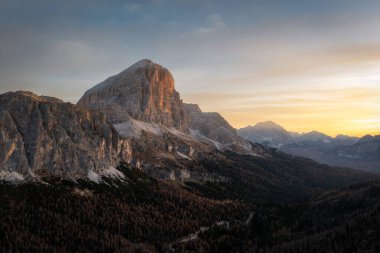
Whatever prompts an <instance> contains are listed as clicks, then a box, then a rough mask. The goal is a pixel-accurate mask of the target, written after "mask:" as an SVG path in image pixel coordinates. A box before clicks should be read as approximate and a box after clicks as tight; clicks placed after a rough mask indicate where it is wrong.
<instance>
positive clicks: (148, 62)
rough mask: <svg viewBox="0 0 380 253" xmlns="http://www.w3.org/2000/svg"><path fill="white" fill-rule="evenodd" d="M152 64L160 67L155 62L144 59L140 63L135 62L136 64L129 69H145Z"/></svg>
mask: <svg viewBox="0 0 380 253" xmlns="http://www.w3.org/2000/svg"><path fill="white" fill-rule="evenodd" d="M152 64H156V65H158V64H157V63H154V62H153V61H151V60H149V59H142V60H139V61H137V62H135V63H134V64H132V65H131V66H130V67H129V68H139V67H145V66H148V65H152Z"/></svg>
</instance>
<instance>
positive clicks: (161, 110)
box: [78, 59, 186, 129]
mask: <svg viewBox="0 0 380 253" xmlns="http://www.w3.org/2000/svg"><path fill="white" fill-rule="evenodd" d="M78 105H80V106H82V107H86V108H91V109H98V110H102V111H103V112H105V113H106V115H107V116H108V119H109V120H110V121H111V122H112V123H121V122H125V121H128V120H129V118H130V117H132V118H133V119H136V120H140V121H145V122H149V123H157V124H160V125H164V126H167V127H175V128H178V129H184V128H185V125H186V118H185V115H184V111H183V108H182V100H181V98H180V95H179V93H178V92H177V91H176V90H175V87H174V79H173V76H172V75H171V73H170V72H169V70H168V69H166V68H165V67H163V66H161V65H159V64H156V63H154V62H152V61H151V60H148V59H143V60H140V61H138V62H136V63H135V64H133V65H132V66H130V67H129V68H127V69H126V70H124V71H122V72H120V73H119V74H117V75H115V76H112V77H109V78H107V79H106V80H105V81H103V82H101V83H99V84H97V85H96V86H94V87H93V88H91V89H89V90H88V91H86V93H85V94H84V95H83V97H82V98H81V99H80V100H79V101H78Z"/></svg>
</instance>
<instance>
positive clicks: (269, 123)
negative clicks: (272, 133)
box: [254, 120, 284, 129]
mask: <svg viewBox="0 0 380 253" xmlns="http://www.w3.org/2000/svg"><path fill="white" fill-rule="evenodd" d="M254 127H260V128H279V129H284V128H283V127H282V126H280V125H279V124H277V123H275V122H273V121H271V120H269V121H264V122H259V123H257V124H256V125H255V126H254Z"/></svg>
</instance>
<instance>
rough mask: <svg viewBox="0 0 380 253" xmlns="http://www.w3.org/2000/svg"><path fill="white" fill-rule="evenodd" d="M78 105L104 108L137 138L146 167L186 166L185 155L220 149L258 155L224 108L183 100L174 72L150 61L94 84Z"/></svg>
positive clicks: (196, 155) (136, 145)
mask: <svg viewBox="0 0 380 253" xmlns="http://www.w3.org/2000/svg"><path fill="white" fill-rule="evenodd" d="M77 105H78V106H79V107H82V108H86V109H92V110H97V111H101V112H103V113H105V115H107V118H108V120H109V122H111V123H113V125H114V127H115V129H116V130H117V131H118V133H119V134H120V135H121V136H123V137H125V138H128V139H131V140H132V143H133V145H134V148H133V149H134V150H136V152H135V157H136V158H137V159H138V160H139V163H140V164H144V166H143V167H144V168H145V169H146V170H150V171H152V170H151V169H152V168H156V167H168V164H175V166H174V167H176V168H179V167H181V168H183V169H186V167H184V166H183V160H184V159H185V160H197V159H200V158H204V157H207V156H208V155H212V154H213V153H214V151H215V149H216V150H219V151H224V150H232V151H235V152H238V153H244V154H253V150H252V147H253V146H252V144H250V143H249V142H248V141H246V140H245V139H243V138H241V137H240V136H238V135H237V132H236V130H235V129H234V128H233V127H232V126H231V125H230V124H229V123H228V122H227V121H226V120H225V119H224V118H223V117H222V116H221V115H220V114H219V113H216V112H213V113H206V112H202V111H201V109H200V108H199V106H198V105H194V104H185V103H183V101H182V99H181V98H180V94H179V93H178V92H177V91H176V90H175V87H174V79H173V77H172V75H171V73H170V72H169V71H168V70H167V69H166V68H164V67H162V66H161V65H159V64H156V63H154V62H152V61H150V60H146V59H145V60H141V61H139V62H137V63H135V64H133V65H132V66H131V67H129V68H127V69H126V70H124V71H122V72H121V73H119V74H117V75H115V76H112V77H110V78H107V79H106V80H105V81H103V82H101V83H99V84H97V85H95V86H94V87H93V88H91V89H89V90H88V91H86V92H85V94H84V95H83V96H82V98H81V99H80V100H79V101H78V103H77ZM148 150H149V152H147V151H148ZM171 167H173V166H171ZM177 170H178V169H177ZM153 171H154V170H153ZM164 174H165V173H164ZM164 174H162V175H161V176H164V177H165V175H164ZM182 174H183V173H182ZM170 175H172V174H171V172H168V173H166V177H168V176H170ZM180 175H181V174H178V175H177V176H180Z"/></svg>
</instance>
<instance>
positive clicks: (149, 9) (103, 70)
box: [0, 0, 380, 136]
mask: <svg viewBox="0 0 380 253" xmlns="http://www.w3.org/2000/svg"><path fill="white" fill-rule="evenodd" d="M36 2H38V4H37V3H35V2H34V3H33V4H32V3H30V4H28V2H26V3H23V4H18V3H17V1H2V3H1V4H0V20H1V22H0V32H1V34H2V36H1V37H0V65H1V68H0V92H7V91H9V90H31V91H33V92H36V93H38V94H44V95H50V96H56V97H60V98H63V99H64V100H66V101H70V102H73V103H75V102H77V100H78V99H79V97H80V96H81V94H82V93H83V92H84V91H85V90H87V89H88V88H90V87H92V86H93V85H95V84H96V83H99V82H101V81H103V80H104V79H105V78H107V77H108V76H110V75H113V74H115V73H118V72H120V71H121V70H123V69H125V68H127V67H128V66H130V65H131V64H132V63H134V62H136V61H138V60H140V59H143V58H148V59H151V60H153V61H154V62H157V63H159V64H162V65H163V66H165V67H167V68H168V69H169V70H170V71H171V72H172V74H173V76H174V79H175V80H176V89H177V90H178V91H179V92H180V94H181V96H182V98H183V100H184V102H186V103H197V104H199V105H200V107H201V108H202V110H204V111H216V112H219V113H221V114H222V115H223V116H224V117H225V118H226V119H227V120H228V121H229V122H230V123H231V124H232V125H233V126H234V127H236V128H240V127H244V126H247V125H254V124H255V123H258V122H261V121H267V120H272V121H275V122H277V123H278V124H280V125H282V126H284V127H285V128H286V129H288V130H290V131H298V132H307V131H311V130H317V131H320V132H324V133H326V134H329V135H336V134H348V135H354V136H363V135H365V134H373V135H375V134H380V33H379V31H380V2H379V1H373V0H364V1H353V0H347V1H343V0H336V1H330V0H322V1H304V0H302V1H301V0H289V1H277V0H274V1H261V0H253V1H199V2H197V3H194V2H193V1H180V2H178V1H159V0H152V1H135V2H132V1H129V2H128V3H125V2H123V1H112V3H108V2H107V1H95V2H96V4H93V5H88V4H86V1H80V3H77V2H76V1H67V2H66V1H62V2H60V3H56V4H52V3H51V2H50V1H44V0H40V1H36ZM40 6H43V9H40ZM89 6H91V7H89Z"/></svg>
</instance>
